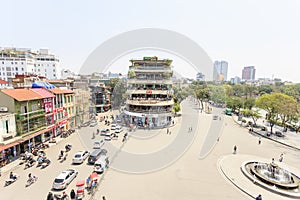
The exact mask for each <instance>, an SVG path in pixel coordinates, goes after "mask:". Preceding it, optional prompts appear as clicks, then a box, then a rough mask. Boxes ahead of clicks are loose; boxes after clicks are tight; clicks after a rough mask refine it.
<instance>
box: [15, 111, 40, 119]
mask: <svg viewBox="0 0 300 200" xmlns="http://www.w3.org/2000/svg"><path fill="white" fill-rule="evenodd" d="M42 116H45V112H44V111H43V110H38V111H34V112H30V113H22V114H17V120H25V119H27V118H29V119H31V118H35V117H42Z"/></svg>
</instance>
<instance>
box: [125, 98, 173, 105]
mask: <svg viewBox="0 0 300 200" xmlns="http://www.w3.org/2000/svg"><path fill="white" fill-rule="evenodd" d="M126 104H131V105H159V106H164V105H166V106H167V105H172V104H174V101H173V100H158V99H154V100H152V99H148V100H147V99H135V100H130V99H128V100H127V101H126Z"/></svg>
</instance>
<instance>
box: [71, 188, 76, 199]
mask: <svg viewBox="0 0 300 200" xmlns="http://www.w3.org/2000/svg"><path fill="white" fill-rule="evenodd" d="M70 198H71V200H74V199H75V198H76V194H75V191H74V189H72V190H71V192H70Z"/></svg>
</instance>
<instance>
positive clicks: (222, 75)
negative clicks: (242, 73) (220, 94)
mask: <svg viewBox="0 0 300 200" xmlns="http://www.w3.org/2000/svg"><path fill="white" fill-rule="evenodd" d="M227 71H228V62H226V61H215V62H214V70H213V80H214V81H216V82H220V81H227Z"/></svg>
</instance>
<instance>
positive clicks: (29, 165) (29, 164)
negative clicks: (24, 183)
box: [24, 159, 36, 169]
mask: <svg viewBox="0 0 300 200" xmlns="http://www.w3.org/2000/svg"><path fill="white" fill-rule="evenodd" d="M35 162H36V161H35V160H34V159H31V160H28V161H27V162H26V164H25V167H24V169H27V168H30V167H32V166H33V165H34V163H35Z"/></svg>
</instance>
